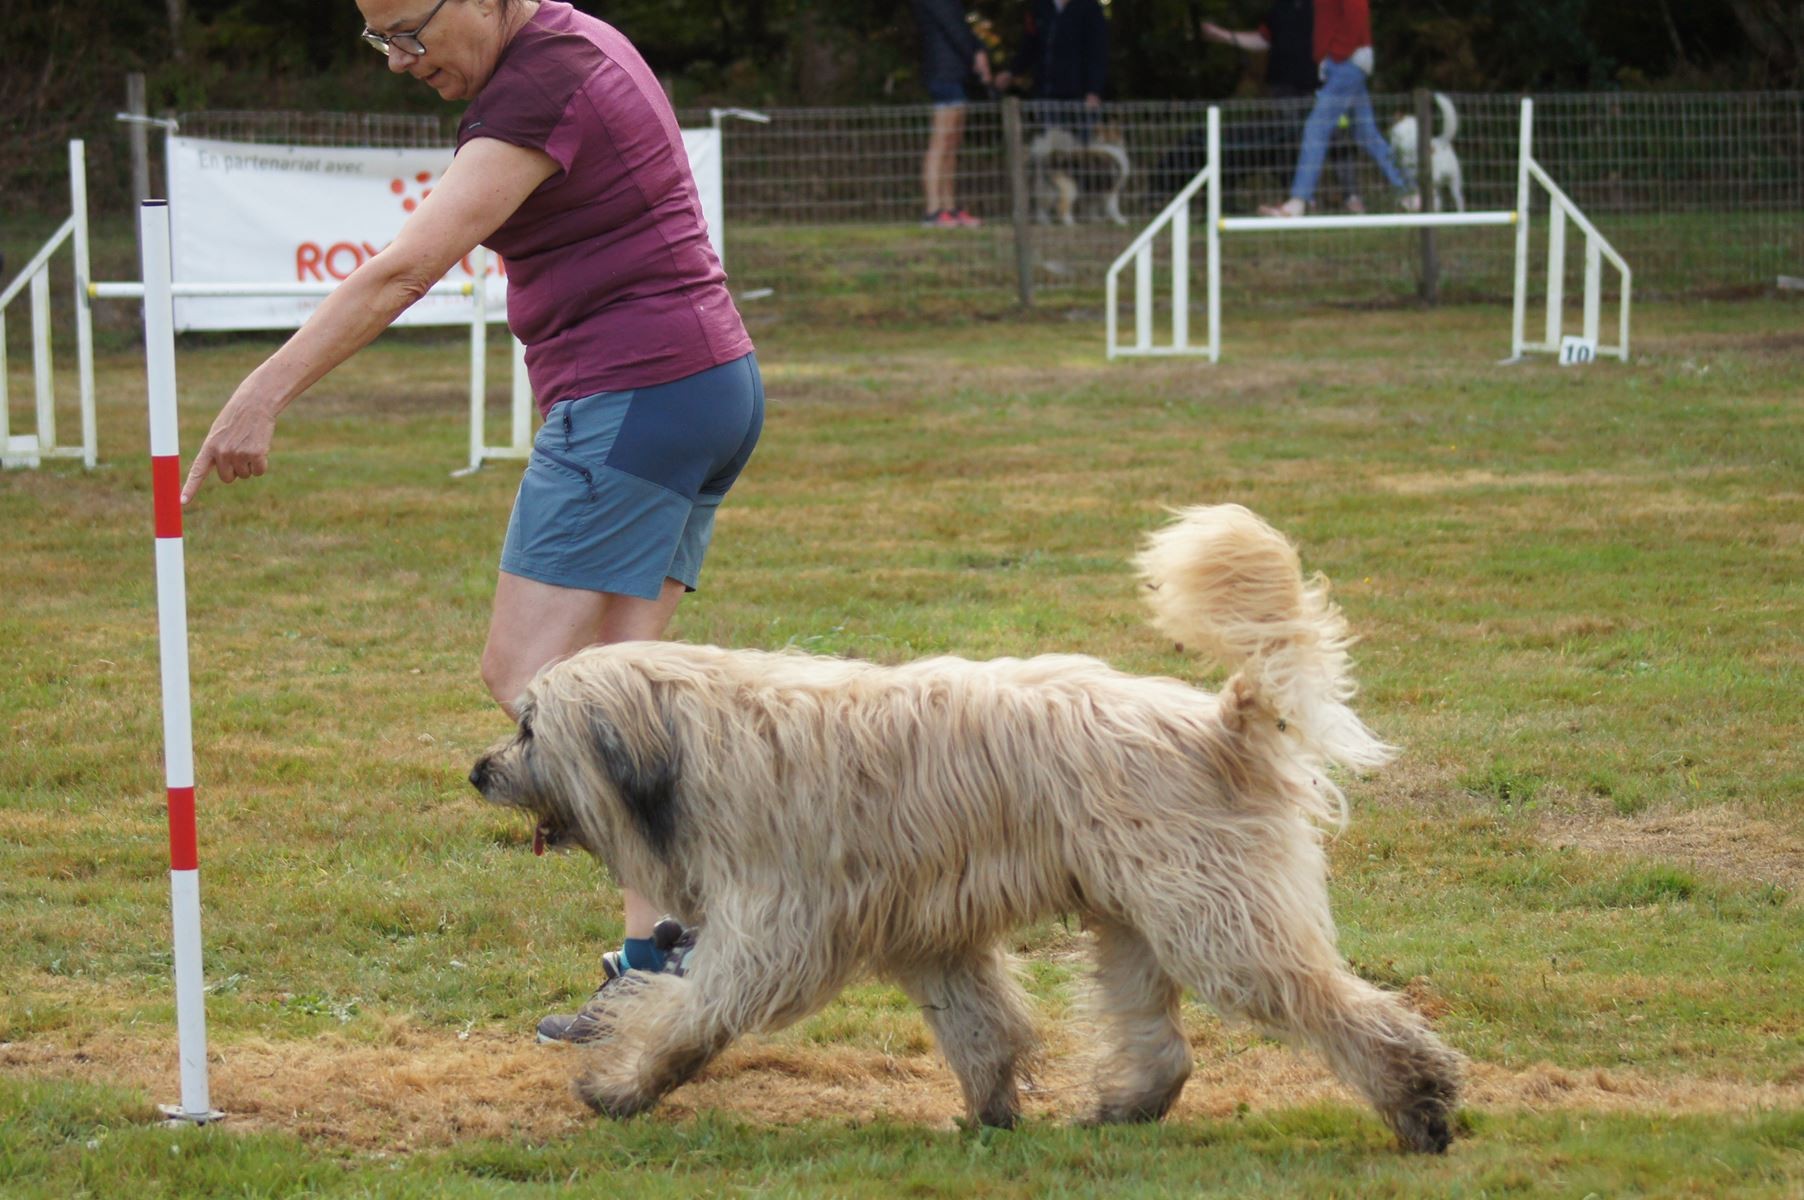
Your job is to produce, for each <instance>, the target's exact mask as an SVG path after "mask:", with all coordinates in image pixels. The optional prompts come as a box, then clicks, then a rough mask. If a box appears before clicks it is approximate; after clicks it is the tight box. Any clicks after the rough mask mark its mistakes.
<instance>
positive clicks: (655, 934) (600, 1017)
mask: <svg viewBox="0 0 1804 1200" xmlns="http://www.w3.org/2000/svg"><path fill="white" fill-rule="evenodd" d="M651 940H652V944H653V945H654V946H656V947H657V948H658V949H659V950H662V951H663V952H664V967H663V970H661V971H660V972H659V974H662V975H687V974H688V973H689V962H690V959H691V958H692V957H694V954H695V942H696V931H695V930H694V929H685V928H683V926H682V925H681V924H679V923H678V922H676V921H673V920H671V919H670V918H669V917H666V918H664V919H663V920H662V921H659V922H658V923H657V925H656V926H655V927H654V928H653V929H652V931H651ZM601 974H602V982H601V986H600V987H598V988H596V989H595V992H594V994H593V995H591V996H590V997H589V998H588V1000H587V1001H585V1002H584V1003H583V1006H582V1007H581V1008H579V1009H578V1010H577V1011H575V1012H573V1013H552V1014H551V1015H550V1016H548V1017H546V1018H544V1019H543V1020H541V1021H540V1022H539V1028H538V1041H539V1044H540V1045H545V1044H546V1043H549V1042H572V1043H581V1042H593V1041H599V1040H601V1039H603V1038H606V1037H607V1036H608V1034H609V1032H610V1026H609V1025H608V1022H607V1018H606V1016H605V1015H604V1012H605V1007H606V1006H605V1005H602V1004H600V1003H598V1001H600V1000H602V999H603V996H604V993H607V992H609V990H610V989H613V990H615V991H616V993H617V992H618V990H619V989H623V988H626V989H630V988H632V987H635V986H637V983H638V980H639V978H640V977H642V976H643V974H644V973H643V972H639V971H634V970H633V969H632V968H631V967H628V966H627V965H626V958H625V956H624V955H622V954H621V952H620V951H618V950H609V951H608V952H607V953H606V954H604V955H602V956H601Z"/></svg>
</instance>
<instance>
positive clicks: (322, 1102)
mask: <svg viewBox="0 0 1804 1200" xmlns="http://www.w3.org/2000/svg"><path fill="white" fill-rule="evenodd" d="M1188 1024H1189V1027H1190V1034H1191V1040H1192V1043H1193V1045H1196V1046H1197V1047H1198V1049H1199V1055H1198V1059H1197V1064H1196V1070H1195V1073H1194V1074H1193V1075H1192V1076H1191V1080H1190V1083H1189V1085H1188V1086H1187V1087H1186V1089H1185V1091H1184V1095H1183V1098H1182V1099H1181V1100H1180V1101H1179V1103H1178V1106H1177V1108H1176V1109H1175V1110H1174V1112H1173V1113H1172V1116H1171V1118H1170V1120H1172V1121H1174V1122H1180V1123H1182V1122H1213V1121H1222V1120H1227V1119H1231V1118H1233V1117H1235V1116H1236V1115H1238V1114H1244V1113H1248V1112H1251V1113H1270V1112H1277V1111H1281V1110H1285V1109H1293V1108H1298V1107H1303V1106H1308V1105H1315V1104H1321V1103H1331V1104H1337V1105H1346V1106H1349V1107H1357V1106H1358V1105H1359V1100H1358V1098H1357V1097H1355V1096H1354V1095H1353V1094H1352V1093H1350V1092H1349V1091H1347V1090H1346V1089H1345V1088H1344V1087H1343V1086H1342V1085H1341V1084H1340V1083H1339V1082H1338V1081H1336V1080H1335V1079H1334V1078H1333V1076H1332V1075H1330V1074H1329V1073H1328V1071H1327V1069H1326V1068H1325V1067H1323V1066H1322V1064H1321V1063H1320V1062H1319V1061H1318V1060H1317V1059H1315V1058H1314V1057H1312V1056H1308V1055H1304V1054H1299V1053H1297V1052H1295V1051H1292V1050H1289V1049H1287V1048H1285V1047H1282V1046H1278V1045H1276V1044H1274V1043H1271V1042H1269V1041H1265V1040H1263V1039H1259V1038H1254V1037H1252V1036H1250V1035H1247V1034H1243V1033H1238V1032H1232V1031H1227V1032H1224V1031H1223V1030H1222V1028H1221V1027H1220V1026H1219V1024H1217V1023H1216V1022H1215V1021H1214V1020H1213V1019H1211V1018H1209V1017H1207V1016H1203V1015H1201V1014H1198V1013H1194V1012H1193V1013H1192V1014H1191V1019H1190V1021H1189V1022H1188ZM1092 1032H1093V1031H1092ZM1050 1036H1051V1038H1052V1043H1051V1048H1052V1049H1053V1051H1054V1053H1052V1054H1051V1055H1050V1056H1049V1058H1048V1060H1047V1061H1046V1063H1045V1064H1044V1066H1043V1068H1042V1070H1041V1072H1040V1073H1039V1075H1038V1077H1037V1078H1036V1079H1035V1080H1034V1081H1033V1083H1032V1085H1031V1088H1030V1090H1029V1091H1028V1092H1027V1095H1026V1097H1025V1099H1026V1105H1025V1111H1026V1113H1027V1116H1028V1118H1029V1119H1030V1120H1050V1121H1067V1120H1071V1119H1074V1118H1077V1117H1079V1116H1081V1115H1082V1114H1083V1113H1084V1112H1085V1111H1086V1110H1087V1107H1088V1105H1089V1103H1090V1102H1091V1099H1092V1096H1093V1079H1094V1071H1093V1069H1092V1066H1091V1064H1090V1062H1089V1060H1088V1053H1087V1050H1086V1047H1087V1046H1089V1045H1091V1044H1092V1039H1091V1038H1090V1037H1088V1036H1087V1035H1086V1031H1085V1030H1084V1029H1083V1028H1082V1026H1081V1024H1065V1025H1062V1026H1061V1028H1060V1029H1058V1030H1056V1031H1051V1033H1050ZM597 1052H600V1053H605V1050H603V1051H597ZM583 1053H585V1051H582V1050H580V1049H574V1048H570V1047H562V1046H535V1045H533V1044H532V1043H531V1041H530V1040H529V1039H528V1038H526V1037H525V1036H523V1035H521V1034H520V1033H517V1032H514V1031H511V1030H508V1031H498V1030H492V1029H491V1030H476V1031H469V1032H466V1033H463V1034H454V1033H449V1032H447V1031H445V1030H441V1029H421V1028H418V1027H415V1026H411V1025H408V1024H406V1023H404V1022H398V1021H397V1022H391V1023H390V1024H389V1026H388V1027H387V1028H386V1029H385V1030H384V1031H383V1034H382V1036H381V1038H380V1039H379V1040H378V1041H376V1042H373V1043H372V1042H369V1041H364V1040H352V1039H347V1038H343V1037H339V1036H336V1035H330V1034H328V1035H324V1036H318V1037H313V1038H309V1039H307V1040H305V1041H271V1040H267V1039H262V1038H246V1039H240V1040H235V1041H231V1042H226V1043H216V1044H215V1046H214V1047H213V1050H212V1053H211V1081H212V1099H213V1103H214V1105H215V1106H216V1107H217V1108H219V1109H220V1110H221V1111H222V1112H224V1113H226V1114H227V1121H226V1122H225V1125H224V1128H226V1129H229V1130H234V1131H242V1132H256V1131H263V1130H283V1131H286V1132H289V1133H293V1134H295V1135H297V1136H299V1137H302V1138H304V1139H306V1140H308V1141H313V1142H318V1143H322V1144H325V1145H328V1146H331V1147H334V1148H337V1149H344V1150H360V1151H369V1150H381V1151H388V1152H398V1153H407V1152H412V1151H418V1150H425V1149H429V1148H433V1147H439V1146H446V1145H450V1144H453V1143H456V1142H460V1141H464V1140H469V1139H484V1138H506V1139H525V1140H528V1141H530V1142H535V1143H537V1142H544V1141H547V1140H551V1139H556V1138H560V1137H566V1136H569V1135H571V1134H573V1133H574V1132H576V1131H577V1130H579V1129H580V1128H582V1127H583V1126H585V1125H587V1124H588V1123H589V1122H591V1121H594V1120H595V1119H596V1118H594V1117H593V1116H592V1115H591V1114H590V1113H589V1111H588V1110H587V1109H586V1108H584V1107H583V1105H582V1104H581V1103H579V1102H578V1101H577V1100H576V1099H575V1098H574V1096H573V1095H572V1093H571V1091H570V1088H569V1080H570V1077H571V1076H572V1074H573V1073H574V1072H575V1071H576V1070H578V1069H579V1067H580V1065H581V1056H582V1054H583ZM0 1065H3V1066H4V1067H5V1069H6V1070H7V1071H8V1072H10V1073H14V1074H16V1075H18V1076H20V1077H26V1078H42V1079H64V1080H76V1081H80V1082H84V1083H94V1084H104V1085H110V1086H125V1087H130V1088H134V1089H137V1090H140V1091H142V1092H144V1093H145V1094H146V1095H147V1096H148V1097H149V1098H151V1099H164V1098H167V1094H169V1093H172V1092H173V1090H174V1086H175V1080H176V1078H177V1070H176V1061H175V1048H174V1039H173V1038H172V1037H162V1038H156V1039H146V1038H142V1037H136V1036H129V1035H96V1036H92V1037H87V1038H84V1039H81V1040H79V1041H74V1042H69V1043H60V1042H55V1041H47V1040H46V1041H32V1042H27V1043H9V1044H0ZM1467 1096H1468V1104H1469V1105H1470V1106H1471V1107H1473V1108H1476V1109H1480V1110H1525V1111H1531V1112H1548V1111H1571V1112H1581V1111H1582V1112H1610V1113H1665V1114H1685V1113H1735V1114H1748V1113H1758V1112H1766V1111H1783V1110H1787V1109H1796V1108H1799V1107H1801V1106H1804V1079H1792V1080H1788V1081H1784V1082H1777V1083H1764V1084H1749V1083H1746V1082H1743V1081H1738V1080H1716V1079H1708V1078H1702V1079H1700V1078H1661V1077H1655V1076H1652V1075H1649V1074H1647V1073H1644V1072H1640V1071H1636V1070H1633V1069H1611V1070H1601V1069H1593V1070H1569V1069H1565V1068H1561V1067H1558V1066H1555V1065H1553V1064H1549V1063H1535V1064H1532V1065H1529V1066H1527V1067H1524V1068H1522V1069H1519V1070H1512V1069H1509V1068H1505V1067H1499V1066H1493V1065H1489V1064H1484V1063H1478V1064H1474V1065H1473V1066H1472V1068H1471V1073H1470V1077H1469V1080H1468V1093H1467ZM962 1111H963V1108H962V1103H961V1101H960V1099H959V1093H958V1085H957V1083H956V1082H955V1081H954V1080H953V1078H952V1076H951V1073H950V1072H949V1071H948V1070H947V1069H946V1067H945V1065H944V1064H943V1063H942V1062H941V1061H940V1059H939V1058H938V1056H937V1055H934V1054H931V1053H901V1054H891V1053H883V1052H881V1051H874V1050H863V1049H855V1048H850V1047H845V1046H825V1047H816V1046H809V1045H802V1044H798V1043H797V1042H796V1041H794V1040H793V1038H791V1037H789V1036H788V1035H779V1036H778V1037H776V1038H769V1039H759V1038H752V1039H747V1040H746V1041H744V1042H742V1043H740V1044H739V1045H737V1046H735V1047H733V1048H732V1049H730V1050H728V1051H727V1052H726V1053H725V1054H723V1055H722V1056H721V1057H720V1058H719V1059H718V1060H717V1061H716V1062H715V1063H714V1064H713V1065H712V1066H710V1067H709V1068H708V1070H707V1071H706V1072H704V1073H703V1075H702V1076H701V1078H699V1079H698V1080H696V1081H695V1082H693V1083H691V1084H689V1085H687V1086H685V1087H683V1088H680V1089H678V1090H677V1091H676V1092H674V1093H672V1094H671V1096H670V1097H669V1099H668V1100H667V1101H666V1102H665V1103H664V1104H663V1105H662V1106H660V1107H659V1108H658V1109H657V1110H656V1112H655V1114H654V1115H653V1116H652V1117H651V1118H650V1119H652V1120H655V1121H659V1122H663V1123H668V1124H674V1123H681V1122H685V1121H689V1120H692V1119H694V1118H696V1117H697V1116H698V1115H700V1114H704V1113H724V1114H728V1115H731V1116H732V1117H734V1118H736V1119H739V1120H742V1121H747V1122H750V1123H753V1124H757V1125H768V1126H790V1125H799V1124H802V1123H805V1122H816V1121H824V1122H830V1123H842V1122H869V1121H874V1120H884V1121H889V1122H896V1123H901V1124H910V1125H921V1126H926V1127H930V1128H935V1129H945V1130H950V1129H952V1128H954V1127H955V1125H956V1122H957V1120H958V1118H959V1117H960V1116H961V1115H962Z"/></svg>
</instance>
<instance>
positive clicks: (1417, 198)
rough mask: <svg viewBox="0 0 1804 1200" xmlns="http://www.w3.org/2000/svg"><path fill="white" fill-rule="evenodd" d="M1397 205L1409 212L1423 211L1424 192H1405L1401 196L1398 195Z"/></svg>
mask: <svg viewBox="0 0 1804 1200" xmlns="http://www.w3.org/2000/svg"><path fill="white" fill-rule="evenodd" d="M1397 207H1398V208H1400V209H1402V210H1403V211H1404V212H1407V213H1413V212H1421V211H1422V193H1420V192H1404V193H1403V194H1402V195H1401V196H1398V197H1397Z"/></svg>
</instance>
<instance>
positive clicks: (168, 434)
mask: <svg viewBox="0 0 1804 1200" xmlns="http://www.w3.org/2000/svg"><path fill="white" fill-rule="evenodd" d="M138 227H139V231H140V233H141V237H142V246H143V266H144V359H145V367H146V369H147V378H148V386H149V393H150V474H151V483H152V489H151V490H152V495H153V498H154V499H153V503H154V506H155V515H156V525H155V528H156V555H157V630H158V639H159V642H160V645H161V650H162V654H161V657H162V664H163V773H164V780H165V783H166V785H167V788H168V796H169V895H170V915H171V917H172V919H173V922H174V931H175V932H174V941H175V1019H176V1039H177V1046H178V1049H179V1052H180V1056H181V1077H182V1102H181V1105H180V1106H179V1107H176V1106H164V1108H163V1111H164V1113H165V1114H166V1115H168V1116H169V1117H171V1118H173V1119H175V1120H179V1121H189V1122H195V1123H204V1122H207V1121H211V1120H214V1119H216V1118H217V1117H218V1116H219V1115H220V1114H218V1113H217V1112H215V1111H213V1106H212V1103H211V1101H210V1100H209V1097H208V1095H207V1013H206V987H205V984H204V980H203V976H202V973H201V940H200V852H199V849H198V847H197V839H196V834H195V811H194V730H193V719H192V712H191V707H190V696H189V691H188V590H187V581H186V579H185V576H184V571H183V560H182V497H181V492H182V464H181V454H180V448H179V444H178V440H177V425H176V402H175V302H174V294H173V290H172V289H171V287H170V278H169V272H170V265H169V206H168V204H167V203H165V202H164V201H161V200H150V201H146V202H145V203H144V205H143V207H142V208H141V209H140V210H139V214H138Z"/></svg>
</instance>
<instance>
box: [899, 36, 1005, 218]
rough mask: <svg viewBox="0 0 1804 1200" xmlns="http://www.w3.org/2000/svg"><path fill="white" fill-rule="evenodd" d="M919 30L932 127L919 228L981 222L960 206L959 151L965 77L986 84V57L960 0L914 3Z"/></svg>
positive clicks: (923, 171) (924, 163)
mask: <svg viewBox="0 0 1804 1200" xmlns="http://www.w3.org/2000/svg"><path fill="white" fill-rule="evenodd" d="M912 2H913V4H914V10H915V23H916V24H917V25H918V26H919V27H920V30H921V82H922V83H923V84H924V85H925V86H926V88H927V95H928V96H929V97H930V98H931V99H932V100H933V127H932V129H931V131H930V132H929V133H928V136H927V153H926V154H924V155H923V156H922V157H921V191H922V193H923V194H924V195H925V196H926V197H927V213H926V215H925V216H923V217H922V218H921V224H923V225H928V226H932V227H934V228H938V229H958V228H967V229H969V228H975V227H976V226H978V225H981V224H983V222H982V221H981V220H979V219H978V218H977V217H974V216H972V215H971V214H970V213H968V212H966V211H965V210H964V209H963V208H960V207H959V204H958V199H957V193H958V147H959V143H960V142H961V141H963V140H964V134H965V76H966V75H968V74H970V73H971V72H973V71H975V72H976V73H977V77H978V78H979V79H981V80H982V81H983V82H984V83H985V84H988V83H989V82H990V54H989V51H987V50H985V49H984V46H983V42H982V41H980V40H979V39H978V36H977V34H975V33H973V32H972V30H971V26H970V25H969V24H967V23H966V21H965V13H964V8H963V5H962V0H912Z"/></svg>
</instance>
